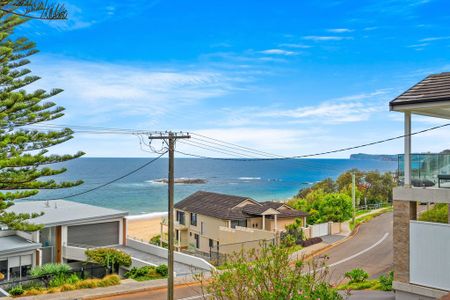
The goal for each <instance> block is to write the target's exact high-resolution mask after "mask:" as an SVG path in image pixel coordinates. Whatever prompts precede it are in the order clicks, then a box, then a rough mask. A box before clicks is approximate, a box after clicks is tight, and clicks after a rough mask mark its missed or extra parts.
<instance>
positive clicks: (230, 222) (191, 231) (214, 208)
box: [161, 191, 307, 253]
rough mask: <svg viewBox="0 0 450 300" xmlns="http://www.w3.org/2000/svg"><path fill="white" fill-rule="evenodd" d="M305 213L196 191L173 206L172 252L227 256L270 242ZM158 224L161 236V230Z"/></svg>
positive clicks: (246, 199) (235, 197)
mask: <svg viewBox="0 0 450 300" xmlns="http://www.w3.org/2000/svg"><path fill="white" fill-rule="evenodd" d="M306 217H307V213H305V212H302V211H299V210H296V209H293V208H292V207H289V206H288V205H286V204H284V203H280V202H258V201H255V200H253V199H251V198H249V197H241V196H234V195H225V194H219V193H212V192H205V191H198V192H196V193H194V194H192V195H190V196H188V197H187V198H185V199H183V200H182V201H180V202H178V203H176V204H175V220H176V222H175V236H176V245H175V247H176V249H178V250H182V249H188V248H193V249H191V250H195V251H196V252H202V253H211V251H214V252H220V253H231V252H233V251H235V250H238V249H240V247H242V246H247V247H248V248H254V247H256V246H258V244H259V243H260V242H261V241H273V240H274V239H276V237H277V234H279V232H280V231H282V230H284V228H285V226H286V225H289V224H292V223H293V222H295V220H296V219H297V218H300V220H301V223H302V226H304V225H305V224H306ZM164 225H166V224H165V222H164V221H163V222H162V225H161V232H163V226H164Z"/></svg>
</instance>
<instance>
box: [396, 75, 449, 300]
mask: <svg viewBox="0 0 450 300" xmlns="http://www.w3.org/2000/svg"><path fill="white" fill-rule="evenodd" d="M389 106H390V110H391V111H397V112H401V113H403V114H404V130H405V131H404V135H405V138H404V142H405V145H404V148H405V150H404V159H403V160H404V164H403V165H404V172H403V177H404V179H403V180H402V183H403V185H402V186H399V187H396V188H395V189H394V191H393V199H394V201H393V204H394V223H393V226H394V237H393V241H394V283H393V287H394V289H395V292H396V294H395V295H396V299H398V300H404V299H423V300H425V299H439V298H440V297H442V296H443V295H446V294H447V293H449V291H450V224H444V223H432V222H420V221H417V218H418V212H417V206H418V203H424V202H425V203H444V204H446V205H450V185H448V184H445V183H443V184H441V181H442V180H443V181H445V179H448V178H450V176H449V175H450V173H449V167H448V163H447V162H448V160H447V159H440V158H439V157H434V158H433V157H431V158H429V159H427V160H426V163H425V161H424V162H420V164H421V165H419V166H415V168H414V170H416V169H419V170H420V168H421V167H422V166H425V165H430V162H433V166H434V167H433V170H434V173H433V174H428V175H427V176H428V177H427V178H426V179H427V181H426V182H427V184H426V185H425V184H424V185H423V186H420V187H417V185H416V184H412V182H413V180H417V178H415V176H417V172H413V168H412V164H411V157H412V155H411V145H412V136H411V116H412V115H421V116H427V117H433V118H441V119H450V73H440V74H434V75H430V76H428V77H427V78H425V79H424V80H422V81H421V82H419V83H418V84H416V85H415V86H413V87H412V88H410V89H409V90H407V91H406V92H404V93H403V94H402V95H400V96H399V97H397V98H396V99H394V100H392V101H391V102H390V104H389ZM422 164H423V165H422ZM422 181H423V180H422ZM422 181H420V182H422ZM429 183H430V184H429ZM414 185H416V186H414ZM448 223H450V215H449V217H448Z"/></svg>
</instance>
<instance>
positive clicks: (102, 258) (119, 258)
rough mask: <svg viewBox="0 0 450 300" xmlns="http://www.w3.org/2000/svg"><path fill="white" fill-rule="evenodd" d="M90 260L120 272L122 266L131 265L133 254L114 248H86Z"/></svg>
mask: <svg viewBox="0 0 450 300" xmlns="http://www.w3.org/2000/svg"><path fill="white" fill-rule="evenodd" d="M85 253H86V256H87V257H88V261H89V262H93V263H96V264H99V265H102V266H104V267H105V268H109V269H110V270H112V272H116V273H117V272H118V271H119V267H120V266H125V267H129V266H131V256H130V255H129V254H127V253H125V252H123V251H120V250H118V249H114V248H97V249H91V250H86V252H85Z"/></svg>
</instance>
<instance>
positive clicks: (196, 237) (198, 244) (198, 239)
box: [194, 234, 200, 249]
mask: <svg viewBox="0 0 450 300" xmlns="http://www.w3.org/2000/svg"><path fill="white" fill-rule="evenodd" d="M194 239H195V248H197V249H198V248H200V237H199V236H198V234H194Z"/></svg>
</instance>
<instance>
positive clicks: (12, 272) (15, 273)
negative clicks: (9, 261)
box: [9, 267, 20, 280]
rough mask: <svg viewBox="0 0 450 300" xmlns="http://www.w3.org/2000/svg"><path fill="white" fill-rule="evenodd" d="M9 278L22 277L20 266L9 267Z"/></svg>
mask: <svg viewBox="0 0 450 300" xmlns="http://www.w3.org/2000/svg"><path fill="white" fill-rule="evenodd" d="M9 279H10V280H13V279H20V267H13V268H9Z"/></svg>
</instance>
